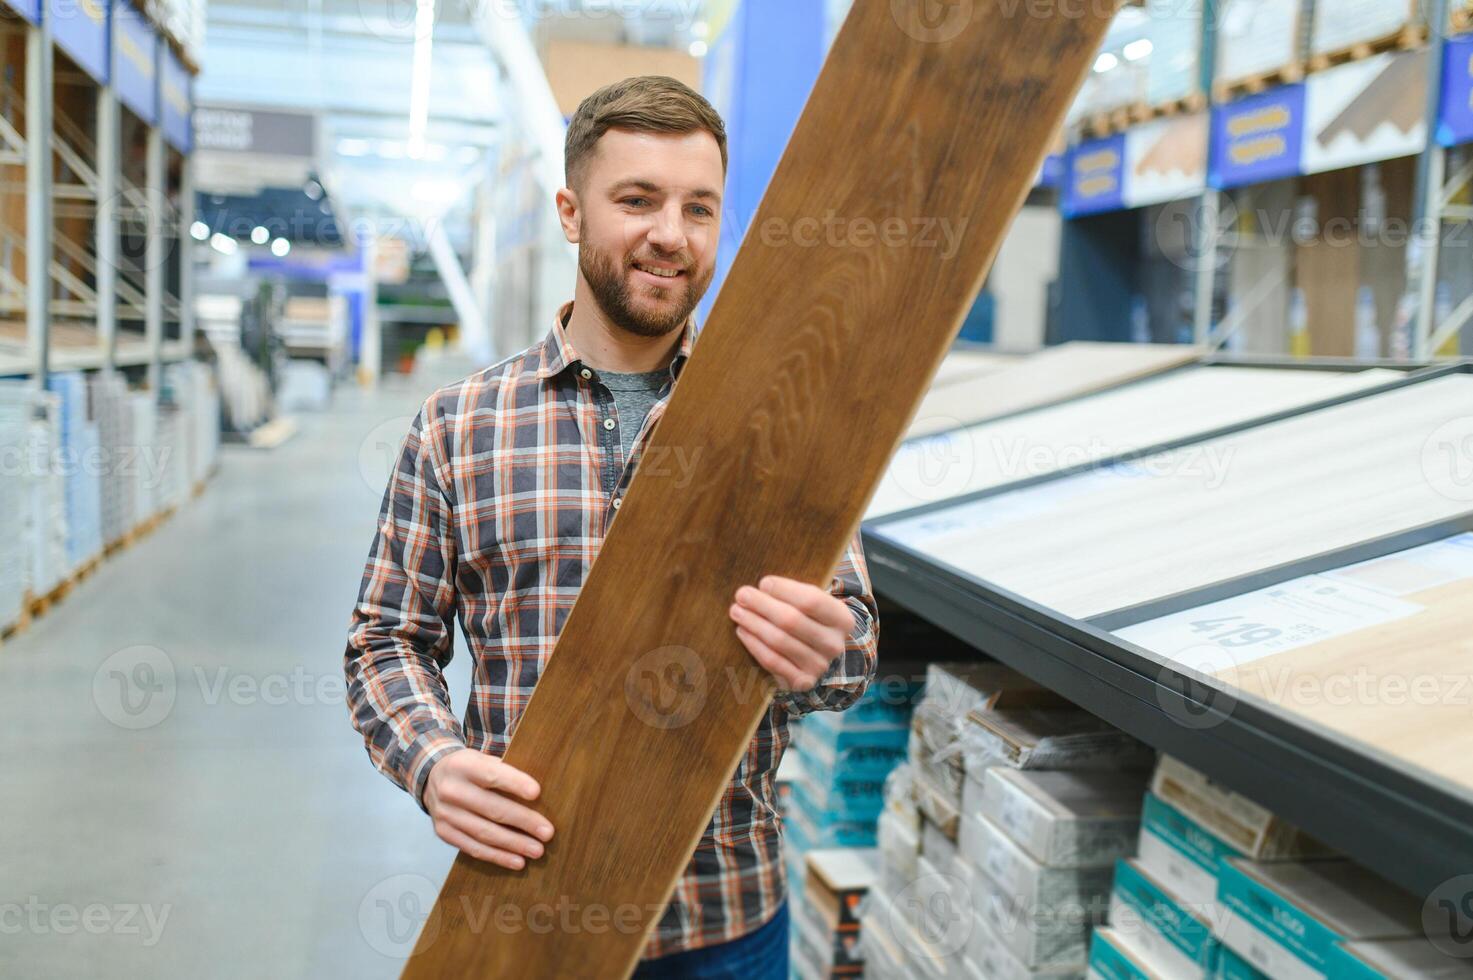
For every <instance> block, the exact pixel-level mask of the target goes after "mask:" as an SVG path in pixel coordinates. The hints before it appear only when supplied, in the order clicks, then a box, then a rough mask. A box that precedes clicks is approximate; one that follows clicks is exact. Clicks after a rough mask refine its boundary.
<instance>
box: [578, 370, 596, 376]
mask: <svg viewBox="0 0 1473 980" xmlns="http://www.w3.org/2000/svg"><path fill="white" fill-rule="evenodd" d="M578 373H579V374H581V375H583V377H585V378H591V377H593V372H592V371H590V370H588V368H584V369H583V370H581V371H579V372H578Z"/></svg>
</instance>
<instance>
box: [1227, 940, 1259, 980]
mask: <svg viewBox="0 0 1473 980" xmlns="http://www.w3.org/2000/svg"><path fill="white" fill-rule="evenodd" d="M1217 953H1218V955H1217V980H1272V978H1271V977H1269V975H1268V974H1266V973H1264V972H1262V971H1260V970H1258V969H1257V968H1255V967H1254V966H1253V964H1252V963H1249V962H1248V961H1247V960H1245V959H1243V957H1241V956H1239V955H1238V954H1237V953H1234V952H1233V951H1232V948H1231V947H1229V946H1219V947H1218V951H1217Z"/></svg>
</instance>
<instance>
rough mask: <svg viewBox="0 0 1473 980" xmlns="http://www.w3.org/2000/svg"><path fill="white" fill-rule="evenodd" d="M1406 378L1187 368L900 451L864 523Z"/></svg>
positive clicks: (1376, 372)
mask: <svg viewBox="0 0 1473 980" xmlns="http://www.w3.org/2000/svg"><path fill="white" fill-rule="evenodd" d="M1400 377H1403V375H1402V374H1401V372H1398V371H1391V370H1387V369H1384V368H1372V369H1370V370H1365V371H1344V372H1341V371H1309V370H1295V369H1291V368H1250V367H1210V366H1202V367H1199V366H1189V367H1184V368H1180V369H1178V370H1175V371H1169V372H1167V373H1165V374H1163V375H1161V376H1159V377H1154V378H1147V379H1145V380H1143V381H1137V382H1135V383H1133V384H1128V385H1124V386H1121V387H1118V388H1111V389H1110V390H1108V391H1103V392H1099V393H1097V394H1093V395H1085V396H1083V397H1081V398H1078V399H1075V400H1073V401H1069V402H1065V403H1064V404H1062V405H1051V406H1049V407H1047V408H1039V409H1034V410H1032V411H1028V412H1023V413H1021V414H1019V415H1012V416H1008V417H1007V418H1003V419H998V420H996V421H994V422H982V423H979V424H977V425H973V426H968V427H967V428H965V429H959V430H956V431H953V432H944V433H938V434H936V435H933V436H924V437H922V438H919V439H911V440H907V441H906V442H904V443H902V444H901V446H900V448H899V449H897V450H896V451H895V456H894V457H893V458H892V459H891V460H890V465H889V467H888V468H887V469H886V470H885V477H884V479H882V480H881V481H880V486H879V487H878V489H876V490H875V495H874V498H873V499H871V501H870V505H869V509H868V510H867V511H866V512H865V520H874V519H875V518H877V517H883V516H885V515H886V514H894V513H897V512H899V511H902V510H908V509H910V508H912V507H919V506H921V505H923V504H930V503H935V502H937V501H940V500H947V499H949V498H952V497H959V496H962V495H963V494H968V493H975V492H976V491H978V490H986V489H989V488H992V487H999V486H1003V485H1005V484H1008V483H1014V482H1016V481H1018V480H1024V479H1029V478H1031V477H1036V476H1042V475H1044V474H1047V473H1053V472H1057V471H1058V470H1061V469H1066V468H1068V467H1070V466H1078V465H1080V464H1082V463H1089V462H1094V461H1096V460H1100V459H1104V458H1107V457H1110V456H1116V455H1119V454H1121V453H1125V452H1130V451H1134V450H1139V449H1145V448H1148V447H1150V446H1157V445H1160V444H1162V443H1165V442H1171V441H1174V440H1177V439H1182V438H1187V437H1190V436H1192V435H1194V434H1196V433H1200V432H1209V431H1211V430H1213V429H1218V428H1222V427H1225V426H1229V425H1235V424H1238V423H1242V422H1247V421H1250V420H1252V419H1255V418H1263V417H1265V416H1268V415H1272V414H1274V413H1276V412H1281V411H1285V410H1288V409H1293V408H1300V407H1302V406H1304V405H1308V404H1311V403H1313V402H1317V401H1321V400H1324V399H1328V398H1333V397H1335V396H1336V395H1341V394H1349V393H1350V392H1353V391H1357V390H1360V389H1364V388H1370V387H1374V386H1376V385H1379V384H1384V383H1386V382H1389V381H1394V380H1396V379H1397V378H1400Z"/></svg>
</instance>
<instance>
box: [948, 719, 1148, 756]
mask: <svg viewBox="0 0 1473 980" xmlns="http://www.w3.org/2000/svg"><path fill="white" fill-rule="evenodd" d="M967 720H968V722H970V724H969V725H968V727H967V730H966V732H965V734H964V735H963V741H964V743H965V746H966V765H967V768H968V769H969V770H971V769H985V768H987V767H989V766H994V765H1005V766H1011V767H1013V768H1014V769H1075V770H1091V769H1093V770H1101V769H1104V770H1115V771H1121V770H1128V769H1150V768H1151V767H1152V766H1153V765H1154V764H1155V762H1156V753H1155V750H1153V749H1152V748H1150V747H1149V746H1147V745H1145V744H1143V743H1141V742H1139V741H1137V740H1136V739H1134V738H1131V737H1130V736H1129V735H1127V734H1125V733H1124V732H1122V731H1120V730H1119V729H1118V728H1115V727H1114V726H1113V725H1110V724H1108V723H1106V722H1104V721H1101V720H1100V719H1098V718H1096V717H1095V716H1094V715H1091V714H1089V713H1088V712H1085V711H1077V710H1067V711H1041V710H1034V709H1029V708H1023V709H1016V710H1004V711H973V712H972V713H971V714H969V715H967Z"/></svg>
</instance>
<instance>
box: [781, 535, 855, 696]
mask: <svg viewBox="0 0 1473 980" xmlns="http://www.w3.org/2000/svg"><path fill="white" fill-rule="evenodd" d="M829 591H831V592H832V593H833V594H834V595H836V596H838V597H839V598H840V599H843V600H844V604H845V605H846V606H848V607H849V611H850V613H851V614H852V615H853V617H854V628H853V629H852V630H851V631H850V633H849V638H848V639H847V640H846V641H845V643H844V652H843V653H842V654H841V655H840V656H839V657H838V658H837V659H836V660H834V662H833V663H832V664H830V665H829V669H828V670H827V671H825V672H824V675H823V676H822V677H820V678H819V679H818V683H817V684H816V685H815V686H814V687H813V689H812V690H809V691H782V692H779V693H778V695H777V696H776V699H775V700H776V701H777V702H778V703H780V704H782V705H783V706H784V707H785V708H787V709H788V712H789V713H790V714H794V715H803V714H808V713H809V712H811V711H843V710H844V709H845V708H847V707H849V706H850V705H852V704H853V703H854V702H856V701H858V700H859V698H860V696H861V695H862V694H864V691H865V688H867V687H869V682H870V681H871V680H872V679H873V678H874V676H875V667H876V665H877V664H878V662H879V643H880V612H879V607H878V606H876V605H875V597H874V593H873V590H872V589H871V587H870V581H869V570H868V568H867V567H866V566H865V562H864V550H863V548H862V546H861V544H860V538H859V533H858V532H857V531H856V532H855V534H854V538H853V540H852V541H850V542H849V547H848V548H846V549H845V550H844V557H843V558H841V559H840V560H839V566H838V568H836V569H834V581H833V584H832V585H831V586H830V587H829Z"/></svg>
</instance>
